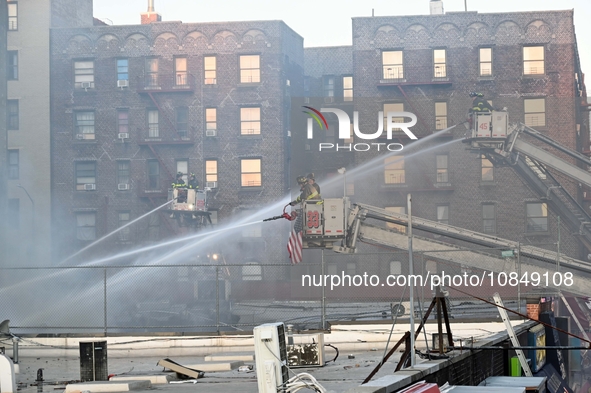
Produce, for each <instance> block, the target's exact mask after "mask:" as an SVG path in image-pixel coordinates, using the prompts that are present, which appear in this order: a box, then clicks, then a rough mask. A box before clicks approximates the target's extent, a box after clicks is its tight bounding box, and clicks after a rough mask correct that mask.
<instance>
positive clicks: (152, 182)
mask: <svg viewBox="0 0 591 393" xmlns="http://www.w3.org/2000/svg"><path fill="white" fill-rule="evenodd" d="M147 186H148V187H147V189H148V190H158V189H160V164H159V163H158V161H157V160H148V184H147Z"/></svg>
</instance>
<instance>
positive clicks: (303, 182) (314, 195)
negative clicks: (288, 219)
mask: <svg viewBox="0 0 591 393" xmlns="http://www.w3.org/2000/svg"><path fill="white" fill-rule="evenodd" d="M297 182H298V184H299V185H300V191H301V192H300V195H299V196H298V197H297V198H296V199H295V200H293V201H291V202H290V203H289V205H290V206H295V205H297V204H299V203H303V202H305V201H318V202H316V203H317V204H321V203H322V197H321V196H320V193H318V191H317V190H316V188H315V187H314V186H313V185H311V184H310V183H308V178H307V177H306V176H298V178H297Z"/></svg>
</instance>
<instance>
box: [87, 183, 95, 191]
mask: <svg viewBox="0 0 591 393" xmlns="http://www.w3.org/2000/svg"><path fill="white" fill-rule="evenodd" d="M84 190H85V191H94V190H96V184H94V183H90V184H85V185H84Z"/></svg>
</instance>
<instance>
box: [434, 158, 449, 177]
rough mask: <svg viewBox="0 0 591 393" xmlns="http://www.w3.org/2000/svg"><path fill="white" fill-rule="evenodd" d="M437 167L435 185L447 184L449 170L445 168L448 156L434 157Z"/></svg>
mask: <svg viewBox="0 0 591 393" xmlns="http://www.w3.org/2000/svg"><path fill="white" fill-rule="evenodd" d="M436 161H437V163H436V165H437V183H448V182H449V170H448V167H447V161H448V156H447V155H438V156H436Z"/></svg>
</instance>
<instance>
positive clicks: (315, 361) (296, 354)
mask: <svg viewBox="0 0 591 393" xmlns="http://www.w3.org/2000/svg"><path fill="white" fill-rule="evenodd" d="M293 337H294V338H298V341H300V343H298V344H291V345H287V358H288V361H289V364H288V365H289V366H290V367H322V366H324V363H325V361H324V333H316V334H298V335H294V336H293Z"/></svg>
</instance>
